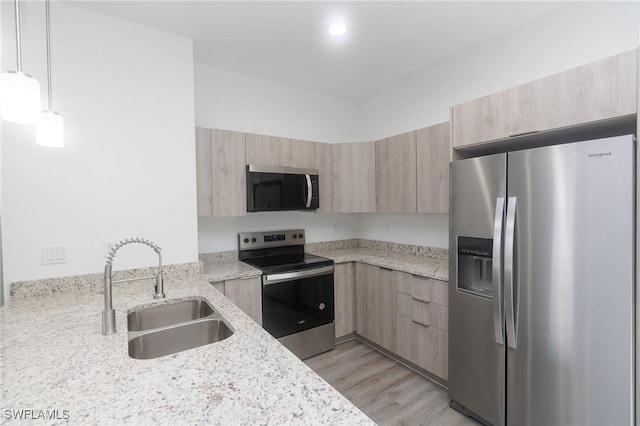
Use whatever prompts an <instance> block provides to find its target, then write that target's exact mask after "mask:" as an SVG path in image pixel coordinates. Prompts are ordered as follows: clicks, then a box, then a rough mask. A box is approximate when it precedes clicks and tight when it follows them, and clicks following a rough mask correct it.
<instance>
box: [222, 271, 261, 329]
mask: <svg viewBox="0 0 640 426" xmlns="http://www.w3.org/2000/svg"><path fill="white" fill-rule="evenodd" d="M224 293H225V296H226V297H227V298H228V299H229V300H231V301H232V302H233V303H234V304H235V305H236V306H237V307H238V308H240V309H242V311H243V312H244V313H245V314H247V315H249V316H250V317H251V318H252V319H253V320H254V321H255V322H257V323H258V324H259V325H262V280H261V279H260V277H248V278H240V279H237V280H227V281H225V282H224Z"/></svg>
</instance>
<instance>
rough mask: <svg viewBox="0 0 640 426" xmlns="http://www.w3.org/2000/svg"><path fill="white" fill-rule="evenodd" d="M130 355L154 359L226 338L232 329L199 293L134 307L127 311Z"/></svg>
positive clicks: (231, 332)
mask: <svg viewBox="0 0 640 426" xmlns="http://www.w3.org/2000/svg"><path fill="white" fill-rule="evenodd" d="M127 329H128V332H129V356H130V357H131V358H136V359H153V358H159V357H162V356H166V355H171V354H174V353H177V352H182V351H186V350H187V349H193V348H197V347H199V346H204V345H208V344H211V343H215V342H219V341H221V340H224V339H226V338H227V337H229V336H231V335H232V334H233V331H232V330H231V329H230V328H229V327H228V326H227V324H225V322H224V321H223V319H222V317H221V316H220V314H218V313H217V312H216V311H215V310H214V309H213V308H212V307H211V305H210V304H209V303H208V302H207V301H206V300H205V299H204V298H200V297H194V298H190V299H187V300H184V299H183V300H177V301H175V302H170V303H167V304H163V305H155V306H150V307H148V308H142V309H135V310H133V311H131V312H129V314H128V315H127Z"/></svg>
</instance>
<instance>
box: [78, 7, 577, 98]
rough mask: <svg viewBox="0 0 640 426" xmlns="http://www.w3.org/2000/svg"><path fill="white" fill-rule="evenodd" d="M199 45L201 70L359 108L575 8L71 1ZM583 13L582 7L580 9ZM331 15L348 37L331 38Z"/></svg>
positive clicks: (198, 60) (196, 48)
mask: <svg viewBox="0 0 640 426" xmlns="http://www.w3.org/2000/svg"><path fill="white" fill-rule="evenodd" d="M68 3H70V4H73V5H76V6H80V7H83V8H86V9H90V10H93V11H95V12H99V13H104V14H107V15H112V16H115V17H119V18H122V19H126V20H129V21H132V22H136V23H139V24H142V25H145V26H148V27H153V28H158V29H162V30H165V31H169V32H172V33H175V34H179V35H183V36H186V37H189V38H192V39H193V40H194V49H195V61H196V62H198V63H201V64H205V65H210V66H212V67H215V68H221V69H226V70H229V71H234V72H238V73H242V74H246V75H251V76H255V77H259V78H264V79H268V80H272V81H276V82H280V83H285V84H289V85H293V86H298V87H303V88H307V89H312V90H317V91H321V92H325V93H330V94H333V95H337V96H340V97H343V98H347V99H353V100H358V99H361V98H363V97H366V96H367V95H370V94H373V93H376V92H379V91H380V90H383V89H385V88H386V87H389V86H391V85H393V84H395V83H397V82H399V81H402V80H405V79H407V78H410V77H412V76H414V75H416V74H418V73H420V72H422V71H425V70H427V69H429V68H430V67H432V66H434V65H435V64H437V63H439V62H442V61H444V60H446V59H448V58H451V57H453V56H456V55H458V54H460V53H462V52H464V51H466V50H469V49H473V48H474V47H476V46H478V45H481V44H483V43H486V42H489V41H490V40H492V39H494V38H497V37H500V36H504V35H505V34H508V33H509V32H512V31H515V30H516V29H517V28H519V27H521V26H523V25H527V24H530V23H532V22H534V21H536V20H540V19H543V18H544V17H545V16H547V15H550V14H552V13H554V12H557V11H558V10H559V9H560V8H563V7H567V6H568V5H569V4H571V3H568V2H555V1H502V2H484V1H410V2H401V1H387V2H375V1H374V2H371V1H356V2H330V1H322V2H319V1H296V2H292V1H284V2H271V1H257V2H246V1H185V0H182V1H86V0H85V1H68ZM573 4H576V3H573ZM333 16H342V17H343V19H344V20H345V21H346V22H347V25H348V32H347V34H346V36H345V37H344V38H343V39H340V40H337V39H335V38H331V37H330V36H329V35H328V32H327V28H328V25H329V21H330V20H331V19H332V17H333Z"/></svg>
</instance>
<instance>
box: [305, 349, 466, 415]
mask: <svg viewBox="0 0 640 426" xmlns="http://www.w3.org/2000/svg"><path fill="white" fill-rule="evenodd" d="M305 362H306V363H307V365H308V366H309V367H310V368H311V369H312V370H314V371H315V372H316V373H318V374H319V375H320V376H321V377H322V378H323V379H325V380H326V381H327V382H329V383H330V384H331V386H333V387H334V388H336V389H337V390H338V392H340V393H341V394H342V395H344V396H345V397H346V398H347V399H348V400H349V401H351V402H352V403H353V405H355V406H356V407H358V408H359V409H360V410H362V411H363V412H364V413H365V414H366V415H367V416H369V417H370V418H371V419H372V420H373V421H374V422H376V423H377V424H379V425H381V426H385V425H425V426H426V425H433V426H436V425H437V426H463V425H477V423H476V422H474V421H473V420H471V419H470V418H468V417H465V416H463V415H462V414H460V413H458V412H457V411H455V410H453V409H452V408H450V407H449V397H448V396H447V392H446V391H445V390H444V389H442V388H441V387H439V386H438V385H436V384H434V383H433V382H431V381H430V380H428V379H425V378H424V377H422V376H421V375H419V374H418V373H416V372H414V371H412V370H410V369H408V368H407V367H405V366H404V365H402V364H399V363H397V362H396V361H394V360H392V359H390V358H388V357H387V356H385V355H382V354H381V353H380V352H378V351H376V350H375V349H373V348H371V347H369V346H367V345H365V344H364V343H361V342H359V341H357V340H350V341H348V342H345V343H342V344H340V345H338V346H336V348H335V349H334V350H333V351H330V352H326V353H324V354H320V355H318V356H315V357H313V358H309V359H307V360H306V361H305Z"/></svg>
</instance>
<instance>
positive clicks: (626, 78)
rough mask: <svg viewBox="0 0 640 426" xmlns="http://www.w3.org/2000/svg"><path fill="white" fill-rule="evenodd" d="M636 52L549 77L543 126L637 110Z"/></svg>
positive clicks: (578, 121) (570, 124) (546, 83)
mask: <svg viewBox="0 0 640 426" xmlns="http://www.w3.org/2000/svg"><path fill="white" fill-rule="evenodd" d="M636 54H637V53H636V51H635V50H633V51H630V52H626V53H623V54H620V55H616V56H612V57H610V58H606V59H603V60H600V61H597V62H593V63H591V64H587V65H585V66H582V67H579V68H575V69H573V70H569V71H566V72H562V73H559V74H556V75H553V76H551V77H548V78H545V79H544V80H543V82H544V84H543V89H544V99H543V106H544V109H543V113H544V116H543V117H544V121H543V123H542V125H541V129H540V130H547V129H554V128H557V127H565V126H572V125H575V124H580V123H587V122H590V121H596V120H604V119H607V118H612V117H619V116H623V115H628V114H635V113H636V112H637V105H636V93H637V89H636V85H637V69H636V68H637V59H636Z"/></svg>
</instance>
